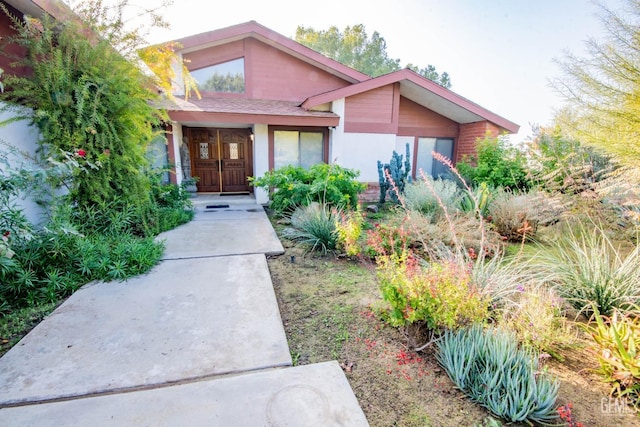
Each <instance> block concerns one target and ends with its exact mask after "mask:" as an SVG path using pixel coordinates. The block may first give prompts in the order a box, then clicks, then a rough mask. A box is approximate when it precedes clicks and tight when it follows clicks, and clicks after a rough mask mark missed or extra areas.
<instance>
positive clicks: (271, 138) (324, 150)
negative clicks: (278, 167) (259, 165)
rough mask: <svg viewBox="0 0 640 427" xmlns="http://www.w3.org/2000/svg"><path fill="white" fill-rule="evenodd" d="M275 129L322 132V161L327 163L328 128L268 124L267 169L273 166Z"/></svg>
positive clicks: (271, 168)
mask: <svg viewBox="0 0 640 427" xmlns="http://www.w3.org/2000/svg"><path fill="white" fill-rule="evenodd" d="M275 131H294V132H298V133H300V132H310V133H314V132H315V133H322V162H323V163H329V129H328V128H326V127H316V126H313V127H312V126H269V170H273V169H274V167H275ZM298 166H299V165H298Z"/></svg>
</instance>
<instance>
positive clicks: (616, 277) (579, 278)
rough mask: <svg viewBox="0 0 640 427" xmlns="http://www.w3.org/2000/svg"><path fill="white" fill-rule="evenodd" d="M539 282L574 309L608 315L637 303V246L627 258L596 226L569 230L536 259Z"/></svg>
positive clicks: (639, 257)
mask: <svg viewBox="0 0 640 427" xmlns="http://www.w3.org/2000/svg"><path fill="white" fill-rule="evenodd" d="M535 260H536V264H537V267H538V270H539V272H540V275H541V277H542V280H545V281H547V282H548V283H549V284H551V285H552V286H554V287H555V289H557V291H558V293H559V294H560V296H562V297H563V298H564V299H566V300H567V301H568V302H569V303H570V304H572V305H573V306H574V307H575V308H576V309H578V310H580V311H584V312H585V313H586V314H587V315H589V314H591V307H592V306H595V307H596V308H597V309H598V312H600V313H602V314H603V315H605V316H610V315H611V314H612V313H613V311H614V309H616V308H617V309H621V310H628V309H631V308H633V307H634V306H635V305H638V304H639V303H640V288H638V283H640V247H639V246H637V245H636V246H635V248H634V249H632V250H631V251H629V252H628V253H627V254H626V256H625V255H624V254H623V253H622V252H621V249H620V248H618V247H616V246H615V245H614V243H613V242H612V241H611V240H610V238H609V237H608V236H607V234H606V232H605V231H604V230H603V229H602V228H600V227H599V226H596V225H591V226H589V225H584V224H580V225H579V226H578V227H577V229H573V228H569V229H568V230H566V231H565V232H564V233H563V234H562V235H561V236H560V237H559V238H558V239H556V240H555V241H554V242H553V243H551V245H550V246H548V247H542V248H541V250H540V251H539V253H538V255H537V256H536V258H535Z"/></svg>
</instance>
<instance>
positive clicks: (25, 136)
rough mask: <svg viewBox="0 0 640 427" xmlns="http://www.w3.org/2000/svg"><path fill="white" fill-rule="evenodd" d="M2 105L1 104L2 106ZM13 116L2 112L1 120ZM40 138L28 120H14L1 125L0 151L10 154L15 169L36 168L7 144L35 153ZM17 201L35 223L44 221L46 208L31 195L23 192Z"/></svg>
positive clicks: (31, 153) (0, 114)
mask: <svg viewBox="0 0 640 427" xmlns="http://www.w3.org/2000/svg"><path fill="white" fill-rule="evenodd" d="M1 106H2V105H1V104H0V107H1ZM11 117H13V115H12V114H11V113H8V112H5V113H0V122H3V121H5V120H8V119H10V118H11ZM38 138H39V133H38V130H37V129H35V128H34V127H32V126H29V124H28V123H27V122H26V121H19V122H13V123H11V124H8V125H5V126H0V152H1V153H2V154H3V155H8V158H9V161H10V164H11V167H12V168H14V169H17V168H20V167H21V166H24V167H26V168H29V169H31V168H35V167H37V166H36V165H35V164H34V163H33V162H32V161H29V160H28V159H25V158H23V157H22V156H19V155H18V156H15V155H11V154H10V151H11V149H10V148H9V147H8V146H7V145H10V146H13V147H15V148H16V149H17V150H19V151H23V152H26V153H28V154H29V155H34V154H35V151H36V149H37V148H38V142H37V141H38ZM15 202H16V205H17V206H18V207H19V208H21V209H22V210H23V212H24V214H25V215H26V217H27V218H28V219H29V221H31V222H32V223H34V224H40V223H42V221H43V219H44V210H43V209H42V208H41V207H40V206H38V205H37V204H36V203H35V202H34V200H33V199H32V198H31V197H29V196H27V195H24V194H23V195H22V197H20V198H18V199H17V200H15Z"/></svg>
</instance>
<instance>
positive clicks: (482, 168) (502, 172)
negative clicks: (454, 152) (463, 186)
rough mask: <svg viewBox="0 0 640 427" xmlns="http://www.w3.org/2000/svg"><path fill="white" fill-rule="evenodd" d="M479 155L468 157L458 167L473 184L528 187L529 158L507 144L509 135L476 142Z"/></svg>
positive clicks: (513, 188) (514, 188)
mask: <svg viewBox="0 0 640 427" xmlns="http://www.w3.org/2000/svg"><path fill="white" fill-rule="evenodd" d="M476 152H477V157H466V158H463V159H462V161H461V162H458V163H457V165H456V167H457V169H458V171H459V172H460V174H461V175H462V176H463V177H464V178H465V179H466V180H467V181H469V182H470V183H472V184H473V185H479V184H480V183H483V182H484V183H486V184H487V185H488V186H489V187H494V188H495V187H502V188H509V189H511V190H528V189H529V187H530V186H531V183H530V181H529V178H528V176H527V169H526V158H525V155H524V153H523V152H522V151H520V150H518V149H517V148H515V147H510V146H508V140H507V139H506V137H503V136H500V137H497V138H494V137H492V136H491V135H487V136H485V138H484V139H481V140H478V141H477V143H476Z"/></svg>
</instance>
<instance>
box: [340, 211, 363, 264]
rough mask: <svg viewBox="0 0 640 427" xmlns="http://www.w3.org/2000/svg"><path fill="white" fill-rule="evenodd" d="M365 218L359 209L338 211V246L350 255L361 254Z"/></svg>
mask: <svg viewBox="0 0 640 427" xmlns="http://www.w3.org/2000/svg"><path fill="white" fill-rule="evenodd" d="M363 224H364V218H363V217H362V212H360V210H359V209H356V210H354V211H340V212H338V213H337V220H336V232H337V233H338V242H337V246H338V248H339V249H341V250H343V251H344V254H345V255H347V256H350V257H354V256H357V255H360V253H361V252H362V246H361V245H360V242H359V240H360V237H361V236H362V226H363Z"/></svg>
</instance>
